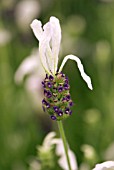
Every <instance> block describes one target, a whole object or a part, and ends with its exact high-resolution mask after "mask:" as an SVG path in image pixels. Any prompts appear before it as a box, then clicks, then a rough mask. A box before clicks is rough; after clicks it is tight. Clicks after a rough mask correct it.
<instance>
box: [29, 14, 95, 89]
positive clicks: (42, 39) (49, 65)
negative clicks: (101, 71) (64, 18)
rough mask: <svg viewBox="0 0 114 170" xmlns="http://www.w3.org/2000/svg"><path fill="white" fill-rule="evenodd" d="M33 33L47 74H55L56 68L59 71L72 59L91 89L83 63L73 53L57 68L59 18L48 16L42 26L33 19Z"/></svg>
mask: <svg viewBox="0 0 114 170" xmlns="http://www.w3.org/2000/svg"><path fill="white" fill-rule="evenodd" d="M31 28H32V29H33V32H34V35H35V36H36V38H37V39H38V41H39V56H40V59H41V63H42V66H43V68H44V69H45V71H46V72H47V73H48V74H52V75H55V74H56V72H57V70H58V72H61V71H62V69H63V67H64V65H65V63H66V62H67V60H68V59H71V60H74V61H75V62H76V63H77V65H78V68H79V70H80V73H81V76H82V78H83V79H84V80H85V82H86V83H87V85H88V87H89V88H90V89H91V90H92V89H93V87H92V83H91V79H90V77H89V76H88V75H87V74H86V73H85V72H84V68H83V65H82V63H81V61H80V59H79V58H78V57H77V56H74V55H67V56H66V57H65V58H64V59H63V62H62V64H61V66H60V68H59V69H58V59H59V58H58V55H59V50H60V42H61V27H60V24H59V20H58V19H57V18H56V17H50V20H49V22H47V23H46V24H45V25H44V26H43V28H42V23H41V21H39V20H37V19H35V20H33V22H32V23H31Z"/></svg>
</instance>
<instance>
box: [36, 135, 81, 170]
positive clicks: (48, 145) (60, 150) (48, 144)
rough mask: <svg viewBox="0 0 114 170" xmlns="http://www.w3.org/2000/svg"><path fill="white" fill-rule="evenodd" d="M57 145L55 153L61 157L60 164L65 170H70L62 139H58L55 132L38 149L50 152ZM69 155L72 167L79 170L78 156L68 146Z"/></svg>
mask: <svg viewBox="0 0 114 170" xmlns="http://www.w3.org/2000/svg"><path fill="white" fill-rule="evenodd" d="M54 145H55V152H56V155H57V156H59V159H58V164H59V166H60V167H61V168H62V169H63V170H68V169H69V168H68V165H67V160H66V155H65V151H64V147H63V142H62V139H61V138H56V133H55V132H50V133H48V135H47V136H46V137H45V139H44V141H43V145H42V146H41V147H38V150H39V151H40V150H43V151H44V152H45V153H46V152H49V150H51V149H52V148H53V146H54ZM68 154H69V159H70V163H71V165H72V170H77V169H78V167H77V161H76V156H75V154H74V152H73V151H72V150H71V149H70V148H69V146H68Z"/></svg>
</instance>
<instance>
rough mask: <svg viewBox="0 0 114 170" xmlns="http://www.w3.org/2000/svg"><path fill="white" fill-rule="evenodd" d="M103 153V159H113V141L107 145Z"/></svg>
mask: <svg viewBox="0 0 114 170" xmlns="http://www.w3.org/2000/svg"><path fill="white" fill-rule="evenodd" d="M103 155H104V159H105V160H114V142H113V143H111V144H110V145H109V146H108V148H107V149H106V151H105V152H104V154H103Z"/></svg>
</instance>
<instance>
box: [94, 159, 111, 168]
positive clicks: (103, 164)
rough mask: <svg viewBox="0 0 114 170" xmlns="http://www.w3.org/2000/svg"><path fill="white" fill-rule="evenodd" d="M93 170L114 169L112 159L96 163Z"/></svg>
mask: <svg viewBox="0 0 114 170" xmlns="http://www.w3.org/2000/svg"><path fill="white" fill-rule="evenodd" d="M93 170H114V161H106V162H103V163H100V164H97V165H96V166H95V168H94V169H93Z"/></svg>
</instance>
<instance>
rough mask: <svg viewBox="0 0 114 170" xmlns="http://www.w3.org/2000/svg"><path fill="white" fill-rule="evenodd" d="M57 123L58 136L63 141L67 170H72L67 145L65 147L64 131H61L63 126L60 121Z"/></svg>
mask: <svg viewBox="0 0 114 170" xmlns="http://www.w3.org/2000/svg"><path fill="white" fill-rule="evenodd" d="M57 123H58V127H59V131H60V135H61V138H62V141H63V145H64V150H65V155H66V159H67V163H68V167H69V170H72V169H71V164H70V159H69V155H68V145H67V140H66V137H65V132H64V129H63V124H62V121H61V120H60V121H57Z"/></svg>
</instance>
